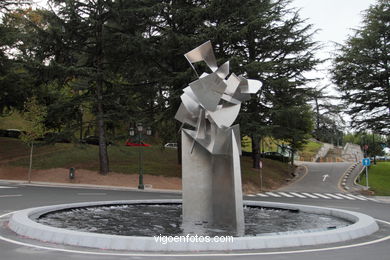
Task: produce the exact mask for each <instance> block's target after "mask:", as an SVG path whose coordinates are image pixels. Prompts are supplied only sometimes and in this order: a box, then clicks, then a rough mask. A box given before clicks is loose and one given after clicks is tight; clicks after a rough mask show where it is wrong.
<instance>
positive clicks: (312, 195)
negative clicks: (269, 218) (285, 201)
mask: <svg viewBox="0 0 390 260" xmlns="http://www.w3.org/2000/svg"><path fill="white" fill-rule="evenodd" d="M247 196H248V197H255V196H259V197H263V198H269V197H275V198H281V197H287V198H294V197H298V198H305V199H307V198H313V199H318V198H323V199H338V200H342V199H348V200H362V201H367V200H371V201H375V202H378V200H376V199H373V198H367V197H364V196H362V195H353V194H349V193H348V194H342V193H335V194H333V193H308V192H300V193H297V192H283V191H279V192H270V191H268V192H265V193H257V194H256V195H254V194H248V195H247Z"/></svg>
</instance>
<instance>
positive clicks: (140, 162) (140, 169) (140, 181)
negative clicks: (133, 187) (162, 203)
mask: <svg viewBox="0 0 390 260" xmlns="http://www.w3.org/2000/svg"><path fill="white" fill-rule="evenodd" d="M136 129H137V132H138V145H139V146H138V174H139V177H138V189H140V190H143V189H144V188H145V186H144V172H143V171H144V170H143V149H142V146H143V143H142V133H143V130H144V128H143V125H142V123H137V125H136ZM129 134H130V136H135V129H134V128H130V130H129ZM146 135H152V129H151V128H150V127H147V128H146Z"/></svg>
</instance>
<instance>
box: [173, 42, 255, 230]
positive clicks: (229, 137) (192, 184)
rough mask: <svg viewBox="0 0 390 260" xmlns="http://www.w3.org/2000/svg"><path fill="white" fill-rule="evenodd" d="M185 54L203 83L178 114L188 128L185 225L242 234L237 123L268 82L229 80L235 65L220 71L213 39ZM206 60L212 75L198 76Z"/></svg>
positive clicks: (187, 92) (189, 92) (189, 90)
mask: <svg viewBox="0 0 390 260" xmlns="http://www.w3.org/2000/svg"><path fill="white" fill-rule="evenodd" d="M184 56H185V57H186V58H187V60H188V62H189V63H190V65H191V67H192V68H193V69H194V71H195V73H196V75H197V76H198V79H197V80H195V81H194V82H191V83H190V84H189V86H188V87H186V88H184V93H183V94H182V95H181V100H182V104H181V105H180V107H179V110H178V111H177V113H176V116H175V118H176V119H177V120H179V121H180V122H182V124H183V128H182V164H183V169H182V179H183V180H182V182H183V226H184V229H185V230H186V231H187V232H191V231H192V230H193V228H195V227H196V228H195V230H198V229H199V226H198V224H199V223H207V225H209V226H210V225H211V226H224V227H229V228H231V229H232V230H233V231H235V232H236V233H237V234H242V233H243V230H244V213H243V204H242V189H241V168H240V155H241V137H240V128H239V125H234V126H232V124H233V122H234V121H235V119H236V117H237V116H238V113H239V111H240V108H241V102H243V101H246V100H248V99H250V94H254V93H256V92H257V91H259V90H260V88H261V85H262V84H261V82H260V81H257V80H248V79H245V78H244V77H241V76H236V75H235V74H234V73H232V74H230V76H229V77H228V75H229V62H226V63H224V64H223V65H222V66H220V67H218V65H217V61H216V59H215V56H214V52H213V48H212V45H211V43H210V41H208V42H205V43H204V44H202V45H200V46H198V47H197V48H195V49H193V50H191V51H190V52H188V53H186V54H185V55H184ZM202 61H203V62H205V63H206V64H207V66H208V67H209V68H210V69H211V71H212V73H210V74H208V73H203V74H201V76H199V75H198V73H197V71H196V69H195V67H194V65H193V63H196V62H202ZM186 125H188V126H190V127H192V129H190V128H184V127H185V126H186Z"/></svg>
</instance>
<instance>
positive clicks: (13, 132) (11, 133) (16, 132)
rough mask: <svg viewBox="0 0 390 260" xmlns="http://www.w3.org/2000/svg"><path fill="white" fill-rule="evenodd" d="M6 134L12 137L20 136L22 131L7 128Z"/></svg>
mask: <svg viewBox="0 0 390 260" xmlns="http://www.w3.org/2000/svg"><path fill="white" fill-rule="evenodd" d="M6 131H7V132H6V136H7V137H11V138H19V136H20V135H21V134H22V131H21V130H19V129H7V130H6Z"/></svg>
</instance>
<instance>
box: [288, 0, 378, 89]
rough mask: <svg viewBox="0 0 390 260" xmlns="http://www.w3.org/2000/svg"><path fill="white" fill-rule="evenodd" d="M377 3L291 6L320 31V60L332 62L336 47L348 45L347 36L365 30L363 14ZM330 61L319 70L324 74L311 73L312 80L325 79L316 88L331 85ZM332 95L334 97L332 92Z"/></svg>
mask: <svg viewBox="0 0 390 260" xmlns="http://www.w3.org/2000/svg"><path fill="white" fill-rule="evenodd" d="M375 3H376V0H293V2H292V6H294V7H297V8H299V9H300V15H301V18H303V19H307V22H308V23H310V24H313V27H314V28H313V29H318V32H317V33H316V34H315V36H314V40H315V41H319V42H320V43H321V44H322V45H324V48H322V49H321V50H320V51H319V52H318V53H317V55H318V57H319V58H323V59H326V58H331V57H332V53H333V52H334V51H335V44H334V43H341V44H342V43H345V41H346V40H347V38H348V36H351V35H353V30H352V29H357V28H359V27H361V26H362V21H363V13H364V11H365V10H367V9H368V8H369V7H370V6H371V5H373V4H375ZM330 66H331V61H328V62H326V63H324V64H323V65H321V66H320V69H321V70H322V71H321V72H312V73H308V74H307V75H308V76H309V77H320V78H323V80H321V81H320V82H318V83H315V84H316V85H317V84H320V86H325V85H327V84H330V79H329V74H328V71H327V70H328V69H329V68H330ZM330 92H331V93H335V92H334V91H333V90H332V89H330Z"/></svg>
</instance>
